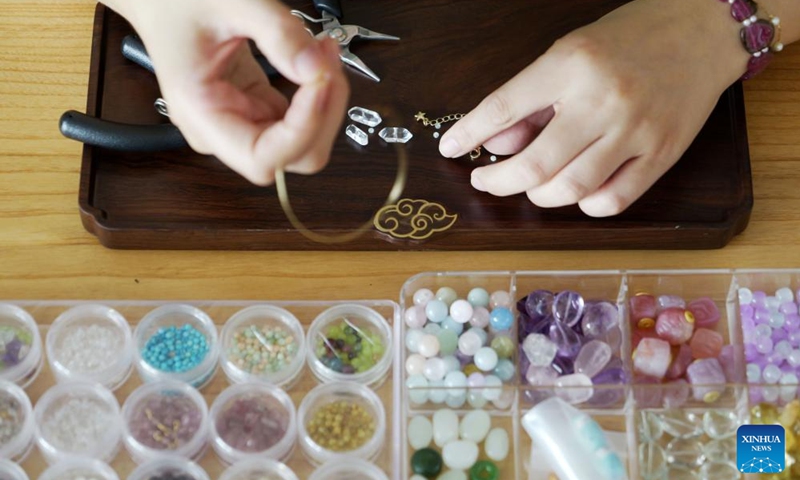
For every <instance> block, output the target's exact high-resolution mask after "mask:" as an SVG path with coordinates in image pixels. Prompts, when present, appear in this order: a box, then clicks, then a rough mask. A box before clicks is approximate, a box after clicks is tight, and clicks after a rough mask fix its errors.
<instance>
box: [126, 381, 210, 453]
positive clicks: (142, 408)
mask: <svg viewBox="0 0 800 480" xmlns="http://www.w3.org/2000/svg"><path fill="white" fill-rule="evenodd" d="M122 418H123V421H124V428H125V430H124V441H125V448H126V449H127V450H128V453H129V454H130V456H131V458H133V460H134V461H135V462H137V463H143V462H145V461H147V460H149V459H153V458H159V457H165V456H174V457H183V458H186V459H190V460H196V459H198V458H200V457H201V456H202V455H203V453H204V451H205V449H206V446H207V440H208V430H209V426H208V407H207V406H206V401H205V399H203V396H202V395H200V392H198V391H197V390H196V389H194V388H192V387H191V386H190V385H189V384H187V383H183V382H179V381H177V380H161V381H158V382H151V383H146V384H144V385H142V386H140V387H139V388H137V389H136V390H134V391H133V393H131V394H130V396H129V397H128V398H127V400H125V404H124V405H123V406H122Z"/></svg>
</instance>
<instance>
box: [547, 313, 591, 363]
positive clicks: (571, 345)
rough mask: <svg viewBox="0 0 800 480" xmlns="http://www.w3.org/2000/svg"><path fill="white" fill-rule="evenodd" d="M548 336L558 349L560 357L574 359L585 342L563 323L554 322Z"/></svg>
mask: <svg viewBox="0 0 800 480" xmlns="http://www.w3.org/2000/svg"><path fill="white" fill-rule="evenodd" d="M548 336H549V337H550V340H551V341H552V342H553V343H555V344H556V346H557V347H558V356H560V357H567V358H571V359H574V358H575V357H577V356H578V353H580V351H581V346H582V345H583V342H582V341H581V337H580V335H578V334H577V333H575V330H573V329H571V328H569V327H568V326H566V325H564V324H562V323H561V322H553V324H552V325H550V331H549V332H548Z"/></svg>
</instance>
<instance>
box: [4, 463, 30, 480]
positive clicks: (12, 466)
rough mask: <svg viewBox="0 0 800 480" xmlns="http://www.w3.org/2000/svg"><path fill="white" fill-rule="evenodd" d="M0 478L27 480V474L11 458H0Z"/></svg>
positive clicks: (5, 479)
mask: <svg viewBox="0 0 800 480" xmlns="http://www.w3.org/2000/svg"><path fill="white" fill-rule="evenodd" d="M0 478H2V479H3V480H28V474H27V473H25V470H23V469H22V468H21V467H20V466H19V465H17V464H16V463H14V462H12V461H11V460H0Z"/></svg>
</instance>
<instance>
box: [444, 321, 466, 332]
mask: <svg viewBox="0 0 800 480" xmlns="http://www.w3.org/2000/svg"><path fill="white" fill-rule="evenodd" d="M442 328H444V329H447V330H452V331H453V332H455V333H456V335H461V332H463V331H464V324H463V323H458V322H456V321H455V320H453V317H447V318H445V319H444V321H443V322H442Z"/></svg>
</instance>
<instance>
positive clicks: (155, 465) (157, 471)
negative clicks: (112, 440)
mask: <svg viewBox="0 0 800 480" xmlns="http://www.w3.org/2000/svg"><path fill="white" fill-rule="evenodd" d="M161 478H164V479H167V478H177V479H181V480H189V479H191V480H210V479H209V477H208V474H207V473H206V471H205V470H203V469H202V468H201V467H200V466H199V465H198V464H196V463H194V462H190V461H189V460H184V459H182V458H158V459H155V460H151V461H148V462H146V463H143V464H141V465H139V466H138V467H136V469H135V470H134V471H133V472H131V474H130V475H128V480H155V479H161Z"/></svg>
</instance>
